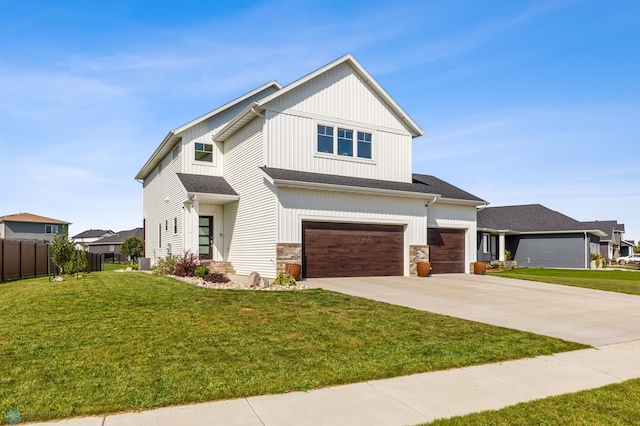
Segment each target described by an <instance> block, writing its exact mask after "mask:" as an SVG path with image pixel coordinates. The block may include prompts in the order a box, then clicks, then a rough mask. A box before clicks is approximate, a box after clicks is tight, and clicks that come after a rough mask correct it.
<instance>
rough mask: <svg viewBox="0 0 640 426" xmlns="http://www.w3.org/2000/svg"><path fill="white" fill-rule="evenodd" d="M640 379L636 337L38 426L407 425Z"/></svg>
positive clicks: (639, 343) (639, 345) (639, 352)
mask: <svg viewBox="0 0 640 426" xmlns="http://www.w3.org/2000/svg"><path fill="white" fill-rule="evenodd" d="M637 377H640V340H639V341H634V342H627V343H620V344H614V345H607V346H603V347H599V348H594V349H584V350H580V351H573V352H566V353H561V354H556V355H552V356H541V357H536V358H528V359H522V360H517V361H507V362H501V363H497V364H486V365H479V366H473V367H465V368H457V369H453V370H446V371H437V372H433V373H423V374H415V375H412V376H405V377H397V378H393V379H385V380H375V381H370V382H365V383H355V384H351V385H344V386H336V387H331V388H324V389H318V390H312V391H309V392H292V393H287V394H282V395H266V396H256V397H250V398H243V399H236V400H230V401H219V402H208V403H203V404H194V405H187V406H177V407H167V408H159V409H156V410H150V411H144V412H138V413H124V414H114V415H109V416H106V417H87V418H78V419H70V420H65V421H60V422H49V423H38V424H41V425H45V424H46V425H49V426H51V425H66V426H125V425H126V426H130V425H134V426H163V425H165V426H169V425H203V426H204V425H213V424H215V425H278V426H285V425H296V426H297V425H302V424H304V425H332V426H333V425H410V424H417V423H423V422H428V421H431V420H434V419H437V418H446V417H451V416H456V415H463V414H468V413H472V412H476V411H483V410H490V409H498V408H502V407H506V406H508V405H513V404H516V403H518V402H524V401H531V400H534V399H539V398H545V397H548V396H552V395H560V394H564V393H569V392H576V391H579V390H584V389H592V388H597V387H600V386H604V385H608V384H611V383H618V382H622V381H624V380H628V379H632V378H637Z"/></svg>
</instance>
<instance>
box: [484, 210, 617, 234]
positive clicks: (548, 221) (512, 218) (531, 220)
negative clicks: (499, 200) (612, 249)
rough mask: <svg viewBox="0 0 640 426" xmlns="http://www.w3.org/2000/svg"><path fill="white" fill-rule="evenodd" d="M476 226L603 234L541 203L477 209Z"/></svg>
mask: <svg viewBox="0 0 640 426" xmlns="http://www.w3.org/2000/svg"><path fill="white" fill-rule="evenodd" d="M478 228H479V229H490V230H497V231H515V232H518V233H553V232H557V233H563V232H569V231H574V232H589V233H591V234H595V235H605V233H604V232H602V231H600V230H599V229H594V228H593V227H591V226H588V225H585V224H584V223H582V222H579V221H577V220H575V219H573V218H570V217H569V216H566V215H564V214H562V213H560V212H557V211H555V210H551V209H549V208H547V207H545V206H543V205H541V204H525V205H519V206H500V207H487V208H484V209H482V210H479V211H478Z"/></svg>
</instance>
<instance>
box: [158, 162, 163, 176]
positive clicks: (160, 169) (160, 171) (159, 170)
mask: <svg viewBox="0 0 640 426" xmlns="http://www.w3.org/2000/svg"><path fill="white" fill-rule="evenodd" d="M160 173H162V161H161V162H160V163H158V169H157V174H160Z"/></svg>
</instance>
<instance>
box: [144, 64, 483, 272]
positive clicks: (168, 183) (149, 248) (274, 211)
mask: <svg viewBox="0 0 640 426" xmlns="http://www.w3.org/2000/svg"><path fill="white" fill-rule="evenodd" d="M422 134H423V131H422V129H421V128H420V127H419V126H418V124H416V123H415V122H414V121H413V120H412V119H411V118H410V117H409V115H408V114H407V113H406V112H405V111H404V110H403V109H402V108H401V107H400V106H399V105H398V104H397V103H396V102H395V101H394V100H393V98H392V97H391V96H390V95H389V94H388V93H387V92H386V91H385V90H384V89H383V88H382V87H381V86H380V85H379V84H378V83H377V82H376V81H375V80H374V79H373V77H372V76H371V75H370V74H369V73H368V72H367V71H366V70H365V69H364V68H363V67H362V66H361V65H360V64H359V63H358V61H356V60H355V58H354V57H353V56H352V55H350V54H348V55H346V56H343V57H341V58H339V59H337V60H335V61H333V62H331V63H330V64H328V65H326V66H324V67H322V68H320V69H318V70H316V71H314V72H312V73H311V74H308V75H306V76H305V77H302V78H301V79H299V80H297V81H295V82H293V83H291V84H290V85H288V86H285V87H282V86H281V85H280V84H278V83H277V82H276V81H272V82H270V83H267V84H265V85H263V86H260V87H258V88H257V89H255V90H253V91H251V92H249V93H247V94H245V95H244V96H241V97H240V98H238V99H235V100H233V101H231V102H229V103H227V104H225V105H223V106H221V107H220V108H217V109H215V110H213V111H211V112H209V113H207V114H205V115H203V116H202V117H199V118H197V119H195V120H193V121H191V122H189V123H187V124H185V125H183V126H181V127H179V128H177V129H175V130H173V131H170V132H169V134H168V135H167V136H166V137H165V139H164V140H163V141H162V143H161V144H160V146H159V147H158V148H157V149H156V150H155V152H154V153H153V154H152V155H151V157H150V158H149V159H148V160H147V162H146V163H145V165H144V166H143V167H142V169H141V170H140V172H138V174H137V176H136V179H138V180H140V181H141V182H142V184H143V191H142V193H143V217H144V224H145V225H144V233H145V256H146V257H149V258H151V261H152V263H154V264H155V263H156V261H157V260H158V258H160V257H163V256H166V255H167V254H168V253H173V254H182V253H184V252H185V251H187V250H190V251H191V252H193V253H197V254H198V255H199V256H200V258H201V259H203V260H206V259H209V260H211V261H214V262H230V263H231V265H233V268H235V270H236V272H237V273H239V274H249V273H250V272H252V271H257V272H259V273H260V274H262V275H264V276H267V277H274V276H275V275H276V273H277V271H278V270H280V269H282V268H283V266H284V264H285V263H298V264H301V265H302V273H303V276H304V277H321V276H325V277H326V276H368V275H410V274H415V264H416V262H417V261H420V260H427V259H429V260H430V261H431V263H432V265H433V268H434V273H436V272H467V273H468V272H469V263H470V262H473V261H475V260H476V252H477V251H476V207H477V206H479V205H484V204H486V201H484V200H481V199H480V198H478V197H475V196H473V195H471V194H469V193H467V192H464V191H462V190H461V189H459V188H456V187H454V186H452V185H450V184H447V183H446V182H443V181H441V180H439V179H437V178H435V177H433V176H426V175H414V174H412V170H411V144H412V139H413V138H415V137H419V136H421V135H422Z"/></svg>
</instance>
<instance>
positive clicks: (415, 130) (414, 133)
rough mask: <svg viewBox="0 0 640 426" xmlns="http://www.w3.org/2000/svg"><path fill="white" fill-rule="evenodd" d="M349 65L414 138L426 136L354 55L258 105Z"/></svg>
mask: <svg viewBox="0 0 640 426" xmlns="http://www.w3.org/2000/svg"><path fill="white" fill-rule="evenodd" d="M345 62H346V63H349V64H350V65H351V66H352V67H353V68H354V69H355V70H356V72H357V73H358V74H360V77H362V78H363V79H364V80H365V82H366V83H367V84H369V85H370V86H371V88H372V89H373V90H374V91H375V92H376V93H377V94H378V95H380V97H381V98H382V99H383V100H384V101H385V102H386V103H387V104H388V105H389V106H390V107H391V109H392V110H393V111H394V112H395V114H396V115H397V116H398V117H399V118H400V120H401V121H402V122H404V124H405V126H407V129H408V130H409V132H410V133H411V135H412V136H413V137H418V136H422V135H424V130H422V128H421V127H420V126H418V124H417V123H416V122H415V121H413V119H412V118H411V117H410V116H409V114H407V113H406V112H405V111H404V110H403V109H402V107H400V105H398V103H397V102H396V101H395V100H394V99H393V98H392V97H391V95H389V93H387V91H386V90H384V89H383V88H382V86H380V84H378V82H377V81H376V80H375V79H374V78H373V77H372V76H371V74H369V73H368V72H367V70H366V69H364V67H363V66H362V65H361V64H360V63H359V62H358V61H357V60H356V58H354V57H353V55H352V54H351V53H347V54H346V55H344V56H342V57H340V58H338V59H336V60H335V61H333V62H330V63H328V64H327V65H325V66H323V67H321V68H318V69H317V70H315V71H313V72H311V73H309V74H307V75H305V76H304V77H302V78H300V79H298V80H296V81H294V82H293V83H291V84H288V85H286V86H285V87H283V88H282V89H281V90H278V91H277V92H275V93H272V94H271V95H269V96H266V97H264V98H262V99H260V100H259V101H258V105H259V106H260V107H263V106H264V105H266V104H267V103H269V102H271V101H272V100H274V99H276V98H277V97H279V96H281V95H283V94H285V93H287V92H290V91H291V90H294V89H296V88H297V87H300V86H302V85H303V84H305V83H307V82H308V81H310V80H313V79H314V78H316V77H317V76H319V75H321V74H323V73H325V72H327V71H328V70H330V69H332V68H335V67H337V66H338V65H341V64H343V63H345Z"/></svg>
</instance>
